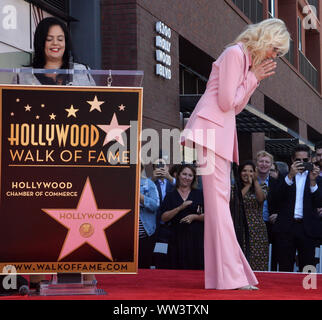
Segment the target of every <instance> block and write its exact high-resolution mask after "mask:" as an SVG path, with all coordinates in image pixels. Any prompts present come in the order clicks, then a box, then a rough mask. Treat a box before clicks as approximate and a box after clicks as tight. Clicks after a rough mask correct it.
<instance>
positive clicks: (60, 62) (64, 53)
mask: <svg viewBox="0 0 322 320" xmlns="http://www.w3.org/2000/svg"><path fill="white" fill-rule="evenodd" d="M31 66H32V68H35V69H74V70H88V67H87V66H85V65H83V64H79V63H74V62H73V50H72V44H71V37H70V34H69V31H68V29H67V27H66V25H65V23H64V22H62V21H61V20H59V19H57V18H54V17H49V18H45V19H43V20H41V21H40V22H39V24H38V25H37V28H36V31H35V35H34V56H33V61H32V65H31ZM13 83H16V84H27V85H77V86H95V85H96V84H95V81H94V80H93V78H92V77H91V76H90V75H89V74H86V73H79V74H73V75H70V74H54V73H48V74H41V73H38V74H32V73H20V74H17V76H16V78H15V79H14V80H13ZM45 279H46V276H45V275H31V276H30V287H31V288H33V287H37V285H38V284H39V283H40V281H42V280H45ZM83 280H85V281H92V280H95V276H94V275H91V274H85V275H83Z"/></svg>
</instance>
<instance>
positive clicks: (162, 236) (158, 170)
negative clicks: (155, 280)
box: [152, 157, 176, 269]
mask: <svg viewBox="0 0 322 320" xmlns="http://www.w3.org/2000/svg"><path fill="white" fill-rule="evenodd" d="M152 168H153V173H152V180H153V181H154V183H155V185H156V187H157V189H158V193H159V199H160V206H161V203H162V201H163V199H164V198H165V196H166V194H167V192H171V191H172V190H173V189H174V188H175V184H176V179H175V178H174V177H172V176H171V175H170V173H169V166H168V165H167V164H166V162H165V160H164V159H163V158H162V157H160V158H159V159H157V160H156V161H154V163H153V164H152ZM168 238H169V228H168V226H167V225H166V224H165V223H164V222H163V221H161V213H160V211H158V213H157V218H156V244H155V247H154V262H155V266H156V268H158V269H167V268H168V266H169V265H168V256H167V254H168Z"/></svg>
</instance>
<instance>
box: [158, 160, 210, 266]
mask: <svg viewBox="0 0 322 320" xmlns="http://www.w3.org/2000/svg"><path fill="white" fill-rule="evenodd" d="M160 210H161V214H162V215H161V219H162V221H164V222H166V223H167V222H171V226H170V229H171V234H170V239H169V256H170V262H171V267H172V268H173V269H203V266H204V261H203V260H204V259H203V257H204V254H203V249H204V248H203V235H204V233H203V230H204V222H203V220H204V214H203V196H202V192H201V191H200V190H198V189H196V171H195V168H194V166H193V165H190V164H184V165H182V166H181V167H180V168H179V169H178V171H177V180H176V189H175V190H173V191H172V192H169V193H168V194H167V195H166V197H165V199H164V201H163V203H162V205H161V208H160Z"/></svg>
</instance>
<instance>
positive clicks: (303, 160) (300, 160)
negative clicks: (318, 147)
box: [295, 158, 309, 162]
mask: <svg viewBox="0 0 322 320" xmlns="http://www.w3.org/2000/svg"><path fill="white" fill-rule="evenodd" d="M295 161H299V162H309V158H303V159H295Z"/></svg>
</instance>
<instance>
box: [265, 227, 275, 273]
mask: <svg viewBox="0 0 322 320" xmlns="http://www.w3.org/2000/svg"><path fill="white" fill-rule="evenodd" d="M265 224H266V229H267V235H268V242H269V243H270V244H271V245H272V252H271V254H272V255H271V271H277V263H278V262H277V255H276V237H275V234H274V233H273V224H272V223H270V222H267V221H265Z"/></svg>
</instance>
